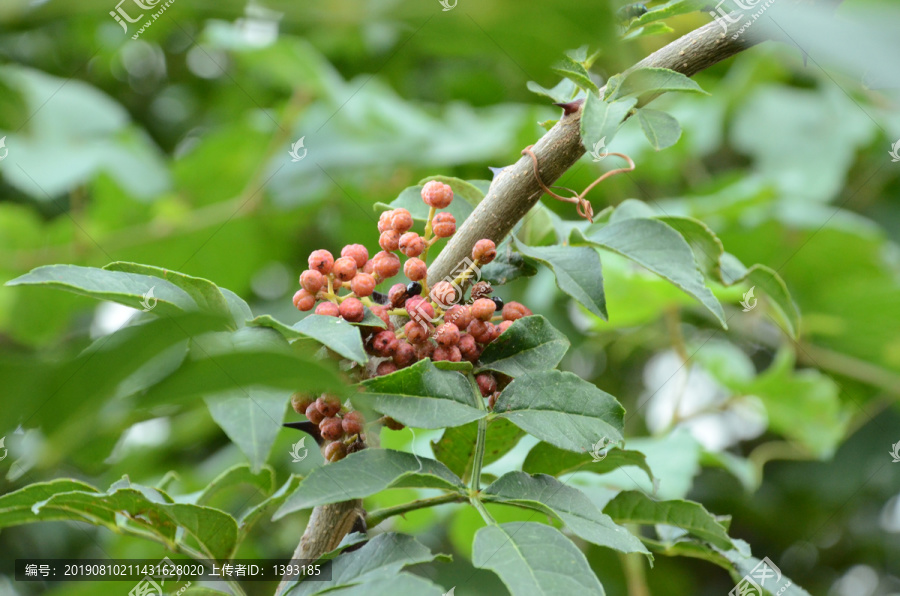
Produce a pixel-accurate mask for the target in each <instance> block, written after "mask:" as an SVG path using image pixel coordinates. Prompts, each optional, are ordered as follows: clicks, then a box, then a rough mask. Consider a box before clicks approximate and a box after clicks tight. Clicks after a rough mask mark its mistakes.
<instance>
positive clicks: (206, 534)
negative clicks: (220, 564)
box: [25, 477, 237, 560]
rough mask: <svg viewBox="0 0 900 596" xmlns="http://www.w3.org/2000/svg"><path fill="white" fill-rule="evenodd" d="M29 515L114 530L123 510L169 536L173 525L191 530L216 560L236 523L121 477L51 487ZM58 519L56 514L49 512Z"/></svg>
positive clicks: (230, 546)
mask: <svg viewBox="0 0 900 596" xmlns="http://www.w3.org/2000/svg"><path fill="white" fill-rule="evenodd" d="M32 511H33V512H34V515H33V519H31V520H25V521H44V517H43V516H44V515H45V514H49V515H50V516H57V515H58V512H64V513H66V514H68V516H69V519H75V520H78V521H85V522H88V523H92V524H95V525H102V526H105V527H107V528H109V529H111V530H113V531H119V528H118V524H117V520H116V516H117V515H123V516H125V517H126V518H128V519H129V520H131V522H133V523H134V524H136V525H137V526H140V527H141V528H143V529H144V530H145V531H147V530H149V531H151V532H153V533H155V534H157V535H159V536H161V537H162V538H164V539H166V540H168V541H170V542H171V541H174V540H175V537H176V533H175V530H176V529H177V528H178V527H181V528H184V531H185V532H186V533H188V534H189V535H191V536H192V537H193V538H194V539H195V540H196V541H197V543H198V544H199V545H200V548H201V549H202V551H203V552H204V553H205V554H207V555H208V556H209V557H210V558H214V559H217V560H222V559H226V558H228V557H230V556H231V554H232V552H233V551H234V548H235V546H236V544H237V523H236V522H235V520H234V518H233V517H231V516H230V515H228V514H227V513H225V512H224V511H219V510H218V509H213V508H210V507H200V506H197V505H190V504H185V503H173V502H172V499H171V498H170V497H169V496H168V495H166V494H165V493H164V492H162V491H158V490H156V489H154V488H151V487H148V486H141V485H137V484H132V483H131V482H130V481H129V480H128V478H127V477H125V478H123V479H122V480H120V481H119V482H116V483H115V484H113V486H112V487H110V490H109V491H108V492H106V493H96V492H83V491H74V492H66V493H57V494H55V495H53V496H51V497H49V498H47V499H44V500H42V501H38V502H35V503H33V504H32ZM53 519H59V517H53Z"/></svg>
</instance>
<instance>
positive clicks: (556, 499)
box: [483, 472, 650, 555]
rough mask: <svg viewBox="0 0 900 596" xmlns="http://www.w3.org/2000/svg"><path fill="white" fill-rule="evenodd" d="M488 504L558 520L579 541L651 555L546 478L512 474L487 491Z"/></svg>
mask: <svg viewBox="0 0 900 596" xmlns="http://www.w3.org/2000/svg"><path fill="white" fill-rule="evenodd" d="M483 495H484V498H485V500H488V501H495V502H498V503H515V504H519V505H524V506H526V507H530V508H532V509H537V510H538V511H543V512H544V513H548V514H550V515H553V516H554V517H557V518H558V519H559V520H560V521H561V522H563V523H564V524H566V526H568V528H569V529H570V530H571V531H572V532H573V533H574V534H576V535H577V536H578V537H580V538H582V539H584V540H587V541H588V542H591V543H593V544H598V545H600V546H606V547H609V548H611V549H614V550H617V551H619V552H623V553H644V554H647V555H649V554H650V552H649V551H648V550H647V549H646V548H645V547H644V545H643V544H641V541H640V540H639V539H638V538H637V537H636V536H635V535H634V534H632V533H631V532H629V531H628V530H626V529H625V528H623V527H622V526H619V525H617V524H616V523H615V522H614V521H613V520H612V519H611V518H610V517H609V516H608V515H605V514H604V513H601V512H600V510H599V509H597V507H596V506H595V505H594V504H593V503H591V500H590V499H588V498H587V496H586V495H585V494H584V493H582V492H581V491H580V490H578V489H577V488H575V487H572V486H566V485H565V484H563V483H561V482H560V481H559V480H557V479H556V478H554V477H552V476H548V475H546V474H537V475H535V476H531V475H529V474H526V473H525V472H508V473H506V474H504V475H503V476H501V477H500V478H499V479H497V480H496V481H495V482H493V483H492V484H491V485H490V486H488V487H487V488H485V489H484V491H483Z"/></svg>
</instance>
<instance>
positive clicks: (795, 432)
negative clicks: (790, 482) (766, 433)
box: [729, 349, 850, 459]
mask: <svg viewBox="0 0 900 596" xmlns="http://www.w3.org/2000/svg"><path fill="white" fill-rule="evenodd" d="M729 385H731V387H732V388H733V389H735V390H736V391H739V392H740V393H742V394H744V395H755V396H757V397H759V398H760V399H761V400H762V402H763V405H765V407H766V412H767V413H768V415H769V427H770V428H771V429H772V430H774V431H775V432H778V433H780V434H782V435H784V436H786V437H790V438H791V439H794V440H796V441H798V442H799V443H801V444H802V445H803V446H804V447H806V448H807V449H808V450H809V451H810V452H811V453H812V454H813V455H815V456H816V457H819V458H822V459H825V458H828V457H831V456H832V455H833V454H834V452H835V450H837V448H838V446H839V445H840V443H841V440H842V439H843V437H844V433H845V431H846V429H847V424H848V423H849V421H850V415H849V412H848V411H845V410H844V409H843V408H842V407H841V399H840V387H839V386H838V384H837V383H836V382H835V381H834V380H833V379H831V377H829V376H828V375H825V374H823V373H821V372H820V371H818V370H815V369H812V368H810V369H803V370H799V371H795V370H794V353H793V352H792V351H791V350H789V349H782V350H780V351H779V352H778V354H776V357H775V360H774V362H772V364H771V365H770V366H769V368H767V369H766V370H765V371H764V372H763V373H762V374H760V375H759V376H757V377H756V378H755V379H753V380H752V381H750V382H744V383H740V382H733V383H729Z"/></svg>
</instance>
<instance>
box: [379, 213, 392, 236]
mask: <svg viewBox="0 0 900 596" xmlns="http://www.w3.org/2000/svg"><path fill="white" fill-rule="evenodd" d="M392 215H394V211H393V210H391V211H385V212H383V213H382V214H381V216H379V218H378V232H379V233H381V232H385V231H387V230H390V229H391V216H392Z"/></svg>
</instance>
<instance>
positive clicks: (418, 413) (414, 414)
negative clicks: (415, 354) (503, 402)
mask: <svg viewBox="0 0 900 596" xmlns="http://www.w3.org/2000/svg"><path fill="white" fill-rule="evenodd" d="M362 385H363V387H365V388H366V393H364V394H362V395H357V396H354V397H353V400H354V401H359V402H360V403H365V404H369V405H371V407H372V408H374V409H375V410H377V411H378V412H381V413H382V414H385V415H387V416H390V417H391V418H393V419H395V420H397V421H399V422H402V423H403V424H405V425H407V426H414V427H416V428H445V427H448V426H460V425H462V424H466V423H467V422H472V421H473V420H478V419H479V418H484V417H485V416H486V415H487V412H485V411H484V410H482V409H480V408H479V407H478V405H477V403H476V402H475V394H474V392H473V389H472V386H471V384H470V383H469V381H468V379H467V378H466V377H465V376H464V375H462V374H460V373H459V372H456V371H452V370H440V369H438V368H437V367H435V365H434V364H433V363H432V362H431V360H429V359H428V358H426V359H424V360H420V361H419V362H417V363H415V364H414V365H412V366H409V367H407V368H402V369H400V370H398V371H397V372H394V373H391V374H389V375H384V376H381V377H375V378H372V379H367V380H365V381H363V382H362Z"/></svg>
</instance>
